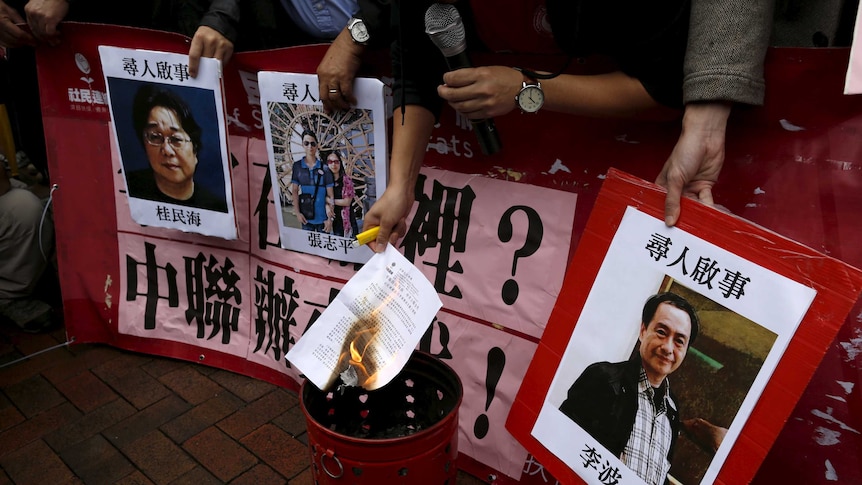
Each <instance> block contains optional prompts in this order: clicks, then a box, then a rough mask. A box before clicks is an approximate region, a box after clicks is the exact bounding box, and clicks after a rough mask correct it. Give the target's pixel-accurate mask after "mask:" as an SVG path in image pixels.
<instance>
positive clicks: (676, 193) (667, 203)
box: [664, 183, 682, 227]
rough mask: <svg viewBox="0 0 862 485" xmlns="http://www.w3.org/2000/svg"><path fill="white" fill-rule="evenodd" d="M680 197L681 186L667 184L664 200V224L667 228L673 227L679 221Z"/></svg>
mask: <svg viewBox="0 0 862 485" xmlns="http://www.w3.org/2000/svg"><path fill="white" fill-rule="evenodd" d="M680 197H682V184H678V183H671V184H668V186H667V195H666V196H665V199H664V223H665V225H666V226H668V227H673V226H674V225H675V224H676V222H677V221H678V220H679V214H680V206H679V200H680Z"/></svg>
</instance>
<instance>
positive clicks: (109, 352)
mask: <svg viewBox="0 0 862 485" xmlns="http://www.w3.org/2000/svg"><path fill="white" fill-rule="evenodd" d="M69 352H70V353H71V354H72V359H71V360H69V361H67V362H64V363H63V365H55V366H52V367H50V368H48V369H45V370H43V371H42V375H43V376H45V378H46V379H48V380H49V381H51V382H52V383H53V384H55V385H56V384H58V383H60V382H63V381H65V380H66V379H69V378H70V377H74V376H76V375H78V374H80V373H81V372H84V371H87V370H90V369H92V368H95V367H98V366H99V365H101V364H103V363H105V362H107V361H109V360H111V359H115V358H117V357H118V356H119V355H121V352H120V351H119V350H117V349H115V348H112V347H108V346H104V345H87V344H82V345H72V346H70V347H69Z"/></svg>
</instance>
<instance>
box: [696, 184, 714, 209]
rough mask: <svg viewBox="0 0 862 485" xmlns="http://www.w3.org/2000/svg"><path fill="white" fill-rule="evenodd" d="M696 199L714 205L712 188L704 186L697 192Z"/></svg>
mask: <svg viewBox="0 0 862 485" xmlns="http://www.w3.org/2000/svg"><path fill="white" fill-rule="evenodd" d="M697 200H699V201H701V202H702V203H704V204H706V205H715V201H713V200H712V189H711V188H710V187H706V188H704V189H702V190H701V191H700V192H698V193H697Z"/></svg>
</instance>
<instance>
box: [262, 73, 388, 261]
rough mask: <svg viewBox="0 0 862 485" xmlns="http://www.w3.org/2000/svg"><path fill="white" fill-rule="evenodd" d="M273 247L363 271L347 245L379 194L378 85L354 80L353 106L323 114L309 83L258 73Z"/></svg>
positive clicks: (382, 159) (305, 77)
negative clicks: (276, 238)
mask: <svg viewBox="0 0 862 485" xmlns="http://www.w3.org/2000/svg"><path fill="white" fill-rule="evenodd" d="M258 85H259V88H260V98H261V105H262V107H263V121H264V130H265V133H266V143H267V150H268V152H269V165H270V175H271V177H272V187H273V198H274V199H275V205H276V214H277V218H278V226H279V234H280V236H281V245H282V247H283V248H285V249H291V250H294V251H300V252H305V253H310V254H315V255H318V256H323V257H325V258H329V259H334V260H340V261H347V262H354V263H364V262H366V261H368V259H369V258H370V257H371V256H372V255H373V253H372V251H371V250H370V249H369V248H368V247H367V246H359V245H356V244H354V242H355V241H356V236H357V234H359V233H360V232H362V231H363V229H364V228H363V220H364V219H365V214H366V213H367V212H368V209H369V208H370V207H371V205H372V204H374V202H375V201H376V200H377V199H378V197H379V196H380V195H381V194H382V193H383V189H384V188H385V187H386V147H387V143H386V125H385V121H386V114H385V112H384V97H383V90H384V85H383V83H382V82H381V81H380V80H377V79H368V78H357V79H356V80H355V84H354V93H355V95H356V100H357V103H356V106H354V107H353V108H352V109H350V110H348V111H343V112H330V113H327V112H325V111H324V109H323V105H322V103H321V101H320V93H319V92H318V82H317V76H315V75H310V74H295V73H279V72H260V73H258Z"/></svg>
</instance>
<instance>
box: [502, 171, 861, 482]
mask: <svg viewBox="0 0 862 485" xmlns="http://www.w3.org/2000/svg"><path fill="white" fill-rule="evenodd" d="M645 193H646V196H645V195H644V194H645ZM662 195H663V193H662V192H661V191H660V190H659V189H658V188H657V187H654V186H652V187H649V186H648V184H646V183H645V182H642V181H638V180H637V179H635V178H634V177H631V176H627V175H625V174H620V173H619V172H617V171H615V170H613V169H612V170H611V171H610V173H609V175H608V178H607V180H606V182H605V185H604V186H603V188H602V192H601V193H600V194H599V198H598V200H597V202H596V206H595V208H594V211H593V214H592V215H591V218H590V221H589V222H588V223H587V229H586V231H585V236H584V238H583V239H582V240H581V243H580V245H579V247H578V250H577V252H576V253H575V256H574V259H573V260H572V264H571V265H570V268H572V269H573V270H572V274H574V273H577V277H574V276H572V274H570V275H567V279H566V284H565V285H564V287H563V291H562V293H561V294H560V298H559V300H558V304H557V306H556V308H555V310H554V313H553V314H552V316H551V320H550V321H549V323H548V327H547V329H546V332H545V334H544V335H543V337H542V341H541V342H540V344H539V349H538V350H537V352H536V356H535V358H534V360H533V363H532V364H531V366H530V369H529V370H528V372H527V376H526V378H525V381H524V384H522V386H521V389H520V391H519V393H518V397H517V398H516V403H515V405H514V406H513V407H512V411H511V413H510V414H509V418H508V421H507V428H509V429H510V431H511V432H512V434H513V435H515V436H516V438H518V439H519V441H521V442H522V443H524V444H525V446H526V447H527V448H528V449H529V450H530V451H531V452H533V453H534V455H535V456H536V457H537V458H538V459H539V460H540V461H541V462H542V463H543V464H544V465H545V466H546V468H548V469H549V470H551V472H552V473H553V474H554V476H555V477H557V478H560V479H565V478H566V477H571V478H572V479H574V477H575V476H577V477H578V478H579V479H580V480H583V481H585V482H587V483H591V484H607V483H620V484H641V483H650V484H661V483H664V482H665V479H668V478H672V479H673V480H675V481H677V482H680V483H686V484H688V483H713V482H716V481H723V482H729V483H745V482H748V481H749V480H750V479H751V477H752V476H753V474H754V472H755V471H756V466H757V465H759V460H757V459H753V458H752V457H760V459H762V458H763V456H764V454H765V452H764V450H767V449H768V448H769V445H770V444H771V442H772V440H774V439H775V437H776V436H777V434H778V431H779V430H780V429H781V426H782V424H783V420H784V419H786V416H787V415H788V414H789V412H790V410H791V409H792V404H793V402H795V399H798V395H792V394H791V395H787V393H788V390H789V389H790V388H792V387H796V388H799V387H801V385H804V384H805V383H806V382H807V379H808V378H810V376H811V372H812V369H813V368H814V364H816V362H817V361H818V360H819V358H821V357H822V355H823V352H825V344H824V341H823V340H822V339H821V340H820V341H818V342H817V343H815V342H812V341H811V339H810V338H807V337H808V335H807V333H806V332H808V329H809V328H810V327H812V326H816V327H817V333H818V337H825V338H827V340H826V341H825V342H826V343H828V338H830V337H831V336H832V335H834V333H835V332H836V331H837V329H838V325H839V324H840V321H843V315H846V312H848V311H849V310H850V308H851V306H852V304H853V302H854V301H855V299H856V298H857V296H858V294H859V289H860V285H862V272H860V271H859V270H856V269H854V268H851V267H849V266H847V265H845V264H844V263H841V262H839V261H837V260H832V259H829V258H827V257H825V256H822V255H817V254H816V253H814V252H813V251H811V250H809V249H807V248H804V247H802V246H800V245H798V244H796V243H793V242H791V241H788V240H785V239H784V238H782V237H780V236H778V235H776V234H773V233H769V232H768V231H766V230H764V229H762V228H759V227H756V226H754V225H753V224H750V223H747V222H745V221H743V220H741V219H737V218H735V217H733V216H730V215H728V214H724V213H721V212H718V211H716V210H714V209H711V208H706V207H704V206H695V205H694V204H692V206H691V207H687V208H686V209H685V211H686V214H688V216H687V220H688V221H696V222H694V223H692V222H686V223H683V222H685V221H681V224H680V225H679V227H672V228H668V227H667V226H665V224H664V222H663V220H662V218H661V214H662V212H661V209H662V207H663V206H662V204H661V196H662ZM597 256H600V257H597ZM835 274H841V275H843V278H841V279H839V278H835ZM827 285H828V286H827ZM824 302H828V304H824ZM824 306H826V307H828V312H829V313H828V314H823V315H822V316H821V314H820V312H822V311H824ZM836 312H837V314H838V316H839V317H841V318H833V315H835V314H836ZM827 315H829V317H828V318H827ZM824 320H828V321H826V322H824ZM815 322H816V324H815ZM824 326H828V327H829V332H828V333H830V335H826V336H824V335H822V334H823V330H824V329H823V327H824ZM803 336H804V337H803ZM794 344H795V345H794ZM798 345H804V346H805V347H806V352H804V354H805V356H804V357H801V356H800V355H798V353H797V352H796V351H795V350H794V347H795V346H798ZM789 355H792V356H793V358H789V357H788V356H789ZM803 359H807V362H806V363H805V365H803V364H802V362H801V361H802V360H803ZM788 368H790V369H792V370H791V371H790V372H788V371H787V370H786V369H788ZM767 415H768V416H767ZM776 419H777V421H776ZM754 429H757V431H754ZM531 446H532V449H531ZM743 455H744V456H743Z"/></svg>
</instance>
